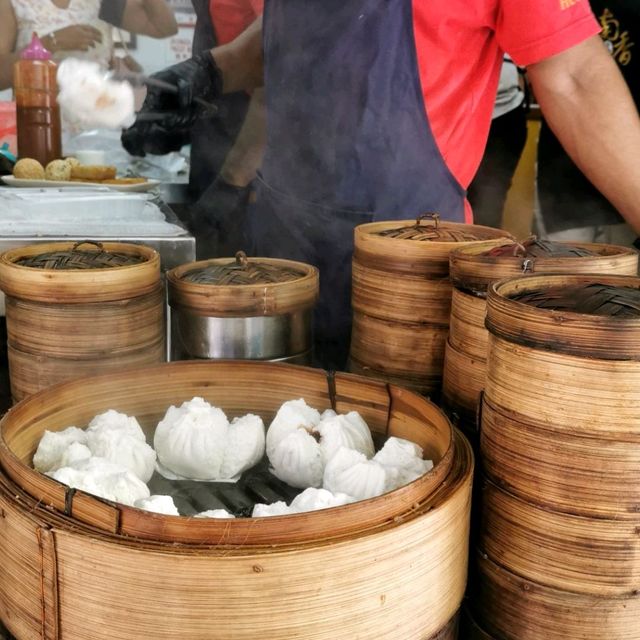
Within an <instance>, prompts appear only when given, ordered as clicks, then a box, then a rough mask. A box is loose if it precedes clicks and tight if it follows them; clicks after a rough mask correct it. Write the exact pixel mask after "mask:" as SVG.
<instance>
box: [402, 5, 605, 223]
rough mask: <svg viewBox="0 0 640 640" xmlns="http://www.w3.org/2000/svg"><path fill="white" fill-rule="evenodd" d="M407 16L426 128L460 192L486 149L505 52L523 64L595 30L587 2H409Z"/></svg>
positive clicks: (570, 43)
mask: <svg viewBox="0 0 640 640" xmlns="http://www.w3.org/2000/svg"><path fill="white" fill-rule="evenodd" d="M413 14H414V29H415V39H416V47H417V51H418V65H419V72H420V79H421V82H422V89H423V93H424V98H425V105H426V109H427V113H428V115H429V121H430V123H431V129H432V131H433V134H434V137H435V140H436V143H437V144H438V147H439V149H440V152H441V153H442V156H443V158H444V161H445V163H446V164H447V166H448V167H449V170H450V171H451V173H452V174H453V175H454V177H455V178H456V179H457V180H458V182H459V183H460V184H461V185H462V186H463V187H464V188H465V189H466V188H467V187H468V186H469V183H470V182H471V180H472V178H473V176H474V175H475V173H476V171H477V169H478V166H479V164H480V161H481V159H482V155H483V153H484V149H485V145H486V141H487V136H488V133H489V127H490V124H491V114H492V112H493V105H494V101H495V97H496V91H497V88H498V80H499V77H500V67H501V64H502V57H503V52H505V51H506V52H507V53H508V54H510V55H511V57H512V58H513V60H514V61H515V62H516V64H518V65H520V66H527V65H530V64H534V63H536V62H540V61H541V60H543V59H545V58H548V57H550V56H553V55H555V54H557V53H560V52H561V51H564V50H566V49H569V48H570V47H572V46H574V45H576V44H578V43H580V42H582V41H583V40H586V39H587V38H588V37H590V36H593V35H595V34H596V33H598V31H599V29H600V27H599V25H598V22H597V20H596V19H595V17H594V16H593V14H592V12H591V9H590V7H589V3H588V1H587V0H473V1H472V0H442V1H438V2H434V1H433V0H413ZM467 209H468V211H467V218H468V219H469V220H470V219H471V211H470V209H469V207H467Z"/></svg>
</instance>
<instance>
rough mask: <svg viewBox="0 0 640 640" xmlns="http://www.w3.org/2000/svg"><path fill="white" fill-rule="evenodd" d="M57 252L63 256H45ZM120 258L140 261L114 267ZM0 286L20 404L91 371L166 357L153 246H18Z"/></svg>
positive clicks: (3, 264) (2, 266)
mask: <svg viewBox="0 0 640 640" xmlns="http://www.w3.org/2000/svg"><path fill="white" fill-rule="evenodd" d="M50 254H54V255H55V256H56V257H57V259H54V258H52V259H51V260H44V259H43V260H40V259H39V257H40V256H43V255H50ZM116 256H123V257H124V258H125V259H128V258H131V259H133V260H135V261H137V262H136V263H135V264H124V265H121V264H120V263H117V265H118V266H109V259H111V258H114V257H116ZM104 257H106V258H107V259H105V260H103V261H99V260H98V258H104ZM92 260H95V262H96V264H94V265H92V268H87V264H90V263H91V261H92ZM24 261H27V263H26V264H23V262H24ZM29 261H32V262H29ZM35 261H38V262H37V265H36V262H35ZM65 263H66V264H65ZM59 264H64V266H62V267H59V266H58V265H59ZM0 288H1V289H2V290H3V291H4V293H5V295H6V317H7V334H8V352H9V368H10V379H11V391H12V395H13V398H14V400H20V399H22V398H24V397H26V396H27V395H29V394H30V393H34V392H35V391H38V390H40V389H42V388H44V387H46V386H49V385H51V384H54V383H56V382H59V381H61V380H65V379H68V378H71V377H76V376H79V375H82V374H84V373H87V372H89V373H99V372H101V371H114V370H117V369H118V368H119V367H124V366H143V365H150V364H155V363H159V362H163V361H164V359H165V349H164V342H165V328H164V315H165V299H164V290H163V286H162V284H161V279H160V257H159V255H158V253H157V252H156V251H154V250H153V249H150V248H148V247H144V246H140V245H133V244H123V243H104V244H97V243H89V242H87V243H84V242H83V243H75V244H74V243H71V242H69V243H53V244H38V245H31V246H27V247H20V248H17V249H12V250H10V251H7V252H5V253H4V254H2V256H0Z"/></svg>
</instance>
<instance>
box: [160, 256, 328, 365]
mask: <svg viewBox="0 0 640 640" xmlns="http://www.w3.org/2000/svg"><path fill="white" fill-rule="evenodd" d="M167 280H168V288H169V305H170V315H171V320H170V324H171V359H172V360H190V359H196V358H200V359H233V360H270V361H283V362H292V363H296V364H306V363H309V362H310V361H311V351H312V342H313V334H312V314H313V307H314V305H315V303H316V300H317V298H318V282H319V280H318V272H317V270H316V269H315V268H314V267H311V266H309V265H306V264H302V263H299V262H291V261H288V260H275V259H268V258H255V259H251V260H249V259H248V258H247V256H246V255H245V254H244V253H242V252H240V253H238V255H237V256H236V258H235V259H231V258H223V259H216V260H206V261H202V262H194V263H189V264H186V265H182V266H181V267H177V268H176V269H173V270H172V271H170V272H169V273H168V275H167Z"/></svg>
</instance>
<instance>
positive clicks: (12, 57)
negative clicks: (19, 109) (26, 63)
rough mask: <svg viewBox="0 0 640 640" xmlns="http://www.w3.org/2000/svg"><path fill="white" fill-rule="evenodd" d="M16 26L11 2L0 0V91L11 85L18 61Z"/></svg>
mask: <svg viewBox="0 0 640 640" xmlns="http://www.w3.org/2000/svg"><path fill="white" fill-rule="evenodd" d="M17 34H18V25H17V23H16V16H15V13H14V12H13V7H12V6H11V0H0V91H1V90H3V89H9V88H11V86H12V85H13V64H14V62H15V61H16V60H17V59H18V53H17V52H14V49H15V46H16V37H17Z"/></svg>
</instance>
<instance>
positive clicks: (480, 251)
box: [450, 238, 639, 294]
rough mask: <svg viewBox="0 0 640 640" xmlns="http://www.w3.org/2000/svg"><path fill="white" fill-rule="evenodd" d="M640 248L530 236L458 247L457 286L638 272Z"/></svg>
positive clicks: (454, 257)
mask: <svg viewBox="0 0 640 640" xmlns="http://www.w3.org/2000/svg"><path fill="white" fill-rule="evenodd" d="M638 257H639V255H638V252H637V251H636V250H635V249H631V248H629V247H620V246H616V245H608V244H595V243H577V242H572V243H563V242H551V241H548V240H538V239H537V238H529V239H528V240H525V241H524V242H522V243H519V242H515V241H513V240H504V241H502V242H499V243H497V244H496V243H492V244H489V243H486V244H475V245H470V246H465V247H460V248H457V249H454V250H453V251H452V252H451V255H450V268H451V280H452V282H453V284H454V286H456V287H458V288H460V289H462V290H466V291H471V292H473V293H476V294H484V293H485V292H486V291H487V289H488V288H489V286H490V285H491V284H492V283H493V282H495V281H497V280H504V279H506V278H513V277H517V276H522V275H523V274H535V273H570V274H578V273H589V274H592V273H598V274H600V273H601V274H608V275H628V276H635V275H637V273H638Z"/></svg>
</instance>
